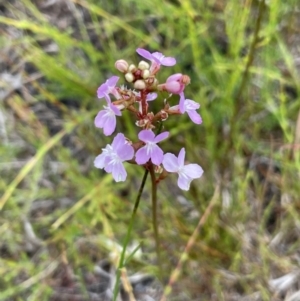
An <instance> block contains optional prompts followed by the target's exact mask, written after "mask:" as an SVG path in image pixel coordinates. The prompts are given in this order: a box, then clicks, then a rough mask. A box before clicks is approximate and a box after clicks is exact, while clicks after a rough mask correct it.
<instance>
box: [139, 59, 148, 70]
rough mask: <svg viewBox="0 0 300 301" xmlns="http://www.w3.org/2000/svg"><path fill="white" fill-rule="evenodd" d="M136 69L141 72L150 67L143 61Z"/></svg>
mask: <svg viewBox="0 0 300 301" xmlns="http://www.w3.org/2000/svg"><path fill="white" fill-rule="evenodd" d="M138 68H139V69H141V70H146V69H149V68H150V65H149V64H148V63H147V62H145V61H140V62H139V65H138Z"/></svg>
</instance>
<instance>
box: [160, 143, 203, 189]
mask: <svg viewBox="0 0 300 301" xmlns="http://www.w3.org/2000/svg"><path fill="white" fill-rule="evenodd" d="M184 158H185V149H184V148H182V149H181V150H180V152H179V155H178V158H177V157H176V156H175V155H173V154H171V153H167V154H165V155H164V159H163V161H162V164H163V166H164V168H165V170H166V171H168V172H176V173H178V176H179V177H178V181H177V184H178V187H179V188H181V189H182V190H189V189H190V184H191V181H192V180H193V179H197V178H200V177H201V176H202V174H203V169H202V168H201V167H200V166H199V165H198V164H187V165H184Z"/></svg>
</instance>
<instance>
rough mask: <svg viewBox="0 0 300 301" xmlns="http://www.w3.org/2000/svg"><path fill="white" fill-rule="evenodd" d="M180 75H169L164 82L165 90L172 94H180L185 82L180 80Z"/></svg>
mask: <svg viewBox="0 0 300 301" xmlns="http://www.w3.org/2000/svg"><path fill="white" fill-rule="evenodd" d="M182 77H183V75H182V74H181V73H176V74H173V75H171V76H169V77H168V78H167V80H166V83H165V87H164V88H165V90H166V91H168V92H170V93H173V94H180V93H181V92H183V90H184V88H185V84H184V83H183V82H182Z"/></svg>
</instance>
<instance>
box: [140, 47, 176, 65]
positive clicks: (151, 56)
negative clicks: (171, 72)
mask: <svg viewBox="0 0 300 301" xmlns="http://www.w3.org/2000/svg"><path fill="white" fill-rule="evenodd" d="M136 52H137V53H138V54H139V55H140V56H142V57H144V58H145V59H147V60H149V61H151V62H152V63H153V62H155V63H156V64H159V65H163V66H174V65H175V64H176V60H175V59H174V58H173V57H169V56H167V57H166V56H164V55H163V54H162V53H160V52H153V53H150V52H149V51H148V50H145V49H143V48H138V49H137V50H136Z"/></svg>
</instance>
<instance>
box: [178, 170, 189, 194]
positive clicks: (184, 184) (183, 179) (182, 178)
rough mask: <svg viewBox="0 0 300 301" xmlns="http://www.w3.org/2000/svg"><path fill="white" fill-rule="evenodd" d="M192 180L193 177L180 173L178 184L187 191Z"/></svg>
mask: <svg viewBox="0 0 300 301" xmlns="http://www.w3.org/2000/svg"><path fill="white" fill-rule="evenodd" d="M191 181H192V179H191V178H187V177H185V176H183V175H181V174H179V177H178V181H177V184H178V187H179V188H180V189H182V190H186V191H187V190H189V189H190V184H191Z"/></svg>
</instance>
